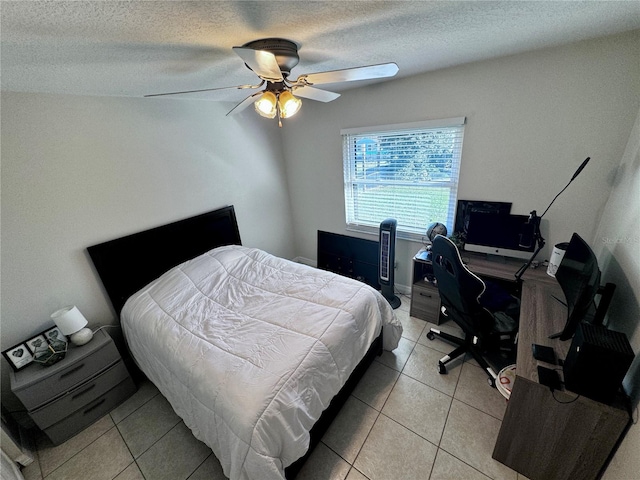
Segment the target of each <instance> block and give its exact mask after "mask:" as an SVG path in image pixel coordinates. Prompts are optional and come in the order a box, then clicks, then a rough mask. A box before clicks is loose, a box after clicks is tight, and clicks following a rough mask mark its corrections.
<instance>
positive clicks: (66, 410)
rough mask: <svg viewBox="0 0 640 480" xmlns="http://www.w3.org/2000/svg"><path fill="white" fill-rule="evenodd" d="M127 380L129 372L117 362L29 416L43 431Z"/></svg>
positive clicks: (120, 362) (122, 364) (121, 363)
mask: <svg viewBox="0 0 640 480" xmlns="http://www.w3.org/2000/svg"><path fill="white" fill-rule="evenodd" d="M127 378H129V372H128V371H127V368H126V367H125V366H124V363H123V362H122V361H119V362H118V363H116V364H115V365H112V366H111V367H109V368H107V369H106V370H105V371H104V372H101V373H99V374H98V375H96V376H95V377H93V378H92V379H91V380H89V381H87V382H85V383H82V384H80V385H78V386H77V387H75V388H73V390H70V391H68V392H67V393H65V394H64V395H62V396H61V397H58V398H57V399H56V400H54V401H53V402H51V403H48V404H46V405H44V406H42V407H40V408H38V409H36V410H33V411H31V412H29V415H31V418H32V419H33V421H34V422H35V423H36V425H38V426H39V427H40V428H42V429H45V428H47V427H49V426H51V425H53V424H54V423H56V422H59V421H60V420H62V419H63V418H65V417H67V416H68V415H69V414H70V413H71V412H75V411H76V410H79V409H80V408H82V407H84V406H85V405H88V404H89V403H91V402H92V401H93V400H95V399H97V398H98V397H100V396H101V395H104V394H105V393H106V392H108V391H109V390H111V389H112V388H113V387H115V386H116V385H118V384H119V383H121V382H123V381H124V380H126V379H127Z"/></svg>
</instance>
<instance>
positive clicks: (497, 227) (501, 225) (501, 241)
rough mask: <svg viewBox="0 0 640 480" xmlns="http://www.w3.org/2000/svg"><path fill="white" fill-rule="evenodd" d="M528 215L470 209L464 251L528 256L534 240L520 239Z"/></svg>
mask: <svg viewBox="0 0 640 480" xmlns="http://www.w3.org/2000/svg"><path fill="white" fill-rule="evenodd" d="M528 220H529V216H528V215H506V214H502V213H486V212H471V214H470V215H469V225H468V228H467V239H466V243H465V247H464V248H465V250H468V251H470V252H480V253H488V254H491V255H500V256H505V257H514V258H523V259H528V258H529V257H530V256H531V253H532V252H533V251H534V249H535V242H533V241H527V242H523V238H522V234H523V232H524V231H525V230H526V225H527V222H528Z"/></svg>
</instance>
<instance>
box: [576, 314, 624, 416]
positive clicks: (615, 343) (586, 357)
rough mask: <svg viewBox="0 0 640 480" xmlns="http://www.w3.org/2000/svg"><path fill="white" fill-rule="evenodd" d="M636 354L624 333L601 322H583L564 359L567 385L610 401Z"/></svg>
mask: <svg viewBox="0 0 640 480" xmlns="http://www.w3.org/2000/svg"><path fill="white" fill-rule="evenodd" d="M633 356H634V355H633V350H632V349H631V345H630V344H629V340H627V336H626V335H625V334H624V333H620V332H614V331H613V330H608V329H607V328H605V327H603V326H600V325H591V324H588V323H581V324H580V325H578V328H577V330H576V333H575V335H574V337H573V340H572V342H571V347H570V348H569V353H567V358H566V359H565V361H564V367H563V371H564V383H565V387H566V388H567V389H569V390H571V391H572V392H575V393H579V394H580V395H584V396H585V397H588V398H591V399H593V400H597V401H599V402H602V403H607V404H610V403H612V402H613V400H614V398H615V396H616V393H617V392H618V389H619V388H620V385H621V383H622V379H623V378H624V376H625V374H626V373H627V370H628V369H629V367H630V366H631V362H632V361H633Z"/></svg>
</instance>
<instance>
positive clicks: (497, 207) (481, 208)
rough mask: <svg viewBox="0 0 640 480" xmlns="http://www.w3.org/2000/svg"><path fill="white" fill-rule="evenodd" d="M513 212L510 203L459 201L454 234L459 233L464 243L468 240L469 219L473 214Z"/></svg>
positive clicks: (505, 213)
mask: <svg viewBox="0 0 640 480" xmlns="http://www.w3.org/2000/svg"><path fill="white" fill-rule="evenodd" d="M510 211H511V203H510V202H490V201H485V200H458V204H457V207H456V221H455V225H454V229H453V231H454V233H457V234H458V235H459V236H460V238H461V239H462V241H463V242H464V241H466V240H467V231H468V229H469V217H470V215H471V213H472V212H484V213H502V214H504V215H507V214H508V213H509V212H510Z"/></svg>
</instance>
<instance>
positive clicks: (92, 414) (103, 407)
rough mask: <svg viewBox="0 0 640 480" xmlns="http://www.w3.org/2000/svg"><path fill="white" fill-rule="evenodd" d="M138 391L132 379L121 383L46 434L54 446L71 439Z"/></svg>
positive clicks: (47, 430) (51, 427)
mask: <svg viewBox="0 0 640 480" xmlns="http://www.w3.org/2000/svg"><path fill="white" fill-rule="evenodd" d="M135 391H136V387H135V385H134V383H133V380H131V378H127V379H126V380H125V381H123V382H121V383H119V384H118V385H117V386H116V387H115V388H112V389H111V390H109V391H108V392H107V393H105V394H104V395H102V396H100V397H98V398H97V399H95V400H94V401H93V402H91V403H89V404H87V405H85V406H84V407H83V408H81V409H80V410H78V411H76V412H74V413H72V414H71V415H69V416H68V417H66V418H65V419H63V420H61V421H60V422H58V423H56V424H54V425H52V426H50V427H49V428H46V429H45V430H44V433H45V434H46V435H47V437H49V439H50V440H51V441H52V442H53V444H54V445H60V444H61V443H62V442H64V441H66V440H67V439H69V438H71V437H72V436H73V435H75V434H76V433H78V432H80V431H81V430H83V429H84V428H86V427H88V426H89V425H91V424H92V423H93V422H95V421H96V420H98V419H99V418H101V417H103V416H104V415H105V414H107V413H109V412H110V411H111V410H113V409H114V408H115V407H116V406H118V405H119V404H120V403H122V402H123V401H125V400H126V399H127V398H129V397H130V396H131V395H133V393H134V392H135Z"/></svg>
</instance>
